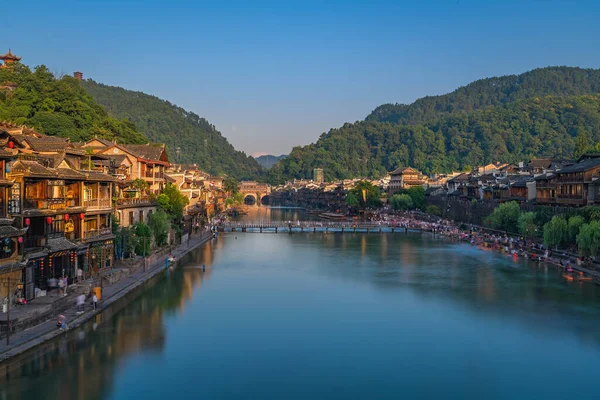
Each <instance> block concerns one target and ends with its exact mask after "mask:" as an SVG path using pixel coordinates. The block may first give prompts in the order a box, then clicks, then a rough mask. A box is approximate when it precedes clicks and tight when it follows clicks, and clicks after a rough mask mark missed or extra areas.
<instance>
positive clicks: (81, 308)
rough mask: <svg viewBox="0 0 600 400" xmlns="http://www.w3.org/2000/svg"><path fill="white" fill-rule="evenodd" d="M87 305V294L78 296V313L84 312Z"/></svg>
mask: <svg viewBox="0 0 600 400" xmlns="http://www.w3.org/2000/svg"><path fill="white" fill-rule="evenodd" d="M84 307H85V294H80V295H79V296H77V313H82V312H83V311H84Z"/></svg>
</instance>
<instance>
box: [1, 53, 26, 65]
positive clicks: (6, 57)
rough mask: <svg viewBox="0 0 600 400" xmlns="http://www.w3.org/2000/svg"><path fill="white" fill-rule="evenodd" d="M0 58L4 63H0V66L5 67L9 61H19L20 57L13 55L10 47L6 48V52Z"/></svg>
mask: <svg viewBox="0 0 600 400" xmlns="http://www.w3.org/2000/svg"><path fill="white" fill-rule="evenodd" d="M0 60H2V61H4V63H3V64H2V65H0V68H6V67H8V66H9V65H10V64H11V63H14V62H16V61H21V57H17V56H15V55H14V54H13V53H12V52H11V51H10V49H8V53H6V54H4V55H2V56H0Z"/></svg>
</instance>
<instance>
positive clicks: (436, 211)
mask: <svg viewBox="0 0 600 400" xmlns="http://www.w3.org/2000/svg"><path fill="white" fill-rule="evenodd" d="M425 212H426V213H427V214H429V215H435V216H438V217H439V216H440V215H442V211H441V210H440V208H439V207H438V206H436V205H434V204H431V205H429V206H427V208H426V209H425Z"/></svg>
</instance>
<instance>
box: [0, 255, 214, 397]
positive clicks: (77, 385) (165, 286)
mask: <svg viewBox="0 0 600 400" xmlns="http://www.w3.org/2000/svg"><path fill="white" fill-rule="evenodd" d="M213 246H214V247H218V246H219V244H218V243H214V244H212V245H206V246H204V247H202V248H200V249H199V250H198V251H195V252H193V253H190V254H188V255H187V256H186V257H184V258H183V259H182V260H180V263H181V266H182V268H178V269H177V270H175V271H174V272H173V273H171V274H170V276H169V278H168V279H162V280H161V281H159V282H158V283H156V284H155V285H154V286H152V287H151V288H149V289H147V291H145V292H144V293H143V294H142V295H141V296H140V297H138V298H137V299H135V300H134V301H132V302H131V303H129V304H128V305H127V306H126V307H125V308H121V309H118V307H119V305H115V307H114V308H113V309H109V310H107V311H105V312H104V313H103V314H100V315H97V316H96V319H95V320H94V321H90V322H89V323H87V324H85V325H84V326H82V327H80V328H78V329H74V330H72V331H71V332H69V333H68V334H67V335H64V336H62V337H60V338H59V339H58V340H55V341H52V342H50V343H48V344H45V345H42V346H40V347H38V348H36V349H34V350H33V351H31V352H28V353H26V354H24V355H23V356H21V357H18V358H16V359H14V360H11V361H10V362H9V363H4V364H3V365H2V366H1V367H0V399H54V398H56V399H64V400H70V399H103V398H106V397H107V396H108V394H109V393H110V392H111V390H112V383H113V381H114V378H115V377H114V373H115V370H116V368H117V366H118V364H119V361H120V360H122V359H124V358H126V357H127V356H128V355H129V354H134V353H138V352H140V351H141V350H143V351H144V352H156V353H161V352H162V351H163V348H164V345H165V322H164V319H165V316H166V315H169V314H173V313H180V312H182V311H183V310H184V309H185V304H186V302H187V301H189V300H190V299H191V298H192V293H193V292H194V291H196V290H197V289H198V287H199V286H201V284H202V282H203V281H204V280H206V279H208V278H209V277H210V274H211V266H212V255H213V250H214V249H213V248H212V247H213ZM202 265H206V268H205V270H204V271H203V269H202Z"/></svg>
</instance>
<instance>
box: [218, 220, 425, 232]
mask: <svg viewBox="0 0 600 400" xmlns="http://www.w3.org/2000/svg"><path fill="white" fill-rule="evenodd" d="M213 229H216V230H218V231H220V232H257V233H268V232H272V233H273V232H274V233H279V232H285V233H293V232H299V233H302V232H314V233H317V232H322V233H358V232H360V233H408V232H423V231H428V229H423V228H422V227H421V226H418V225H414V226H411V225H393V224H376V223H361V222H331V221H328V222H322V221H294V222H286V221H241V222H224V223H220V224H217V225H214V226H213ZM429 231H430V230H429Z"/></svg>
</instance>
